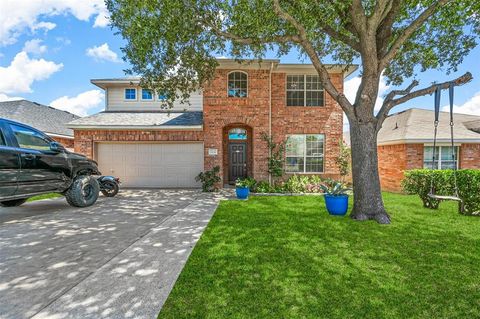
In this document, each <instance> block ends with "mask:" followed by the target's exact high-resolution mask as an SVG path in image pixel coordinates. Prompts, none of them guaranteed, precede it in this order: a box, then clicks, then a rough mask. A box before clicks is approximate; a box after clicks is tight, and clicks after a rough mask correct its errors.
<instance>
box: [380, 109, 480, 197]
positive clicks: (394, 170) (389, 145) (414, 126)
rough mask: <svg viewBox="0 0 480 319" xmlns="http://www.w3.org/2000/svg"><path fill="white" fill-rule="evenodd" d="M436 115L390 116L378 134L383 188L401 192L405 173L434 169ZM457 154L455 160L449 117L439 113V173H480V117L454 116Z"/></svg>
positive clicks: (409, 112)
mask: <svg viewBox="0 0 480 319" xmlns="http://www.w3.org/2000/svg"><path fill="white" fill-rule="evenodd" d="M433 121H434V112H433V111H429V110H424V109H410V110H406V111H403V112H399V113H396V114H392V115H390V116H389V117H388V118H387V119H386V120H385V122H384V123H383V127H382V129H381V130H380V132H379V133H378V168H379V172H380V180H381V183H382V188H383V189H384V190H388V191H395V192H398V191H401V181H402V179H403V177H404V175H403V173H404V171H405V170H409V169H415V168H432V164H433ZM454 137H455V139H454V142H455V146H454V150H453V151H454V152H456V154H457V156H456V158H457V160H456V161H455V162H453V160H452V147H451V140H450V114H449V113H448V112H441V113H440V123H439V126H438V135H437V151H436V154H438V156H437V159H438V161H436V163H435V167H436V168H438V169H448V168H453V167H455V165H456V166H457V168H460V169H461V168H475V169H480V116H474V115H465V114H454Z"/></svg>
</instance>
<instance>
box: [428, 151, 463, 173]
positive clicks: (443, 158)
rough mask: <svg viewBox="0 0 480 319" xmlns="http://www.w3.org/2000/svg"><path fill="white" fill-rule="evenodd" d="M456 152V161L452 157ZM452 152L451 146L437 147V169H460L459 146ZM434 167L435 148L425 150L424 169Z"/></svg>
mask: <svg viewBox="0 0 480 319" xmlns="http://www.w3.org/2000/svg"><path fill="white" fill-rule="evenodd" d="M453 151H454V152H455V161H454V160H453V157H452V155H453V154H454V153H453ZM453 151H452V147H451V146H437V147H436V151H435V157H436V159H435V166H434V168H435V169H453V168H455V167H457V168H458V146H455V148H454V150H453ZM432 165H433V146H425V147H424V148H423V167H424V168H432Z"/></svg>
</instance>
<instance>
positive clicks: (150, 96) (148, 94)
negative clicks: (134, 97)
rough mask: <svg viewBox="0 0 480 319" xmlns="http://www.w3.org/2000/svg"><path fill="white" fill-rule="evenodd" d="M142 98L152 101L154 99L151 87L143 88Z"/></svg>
mask: <svg viewBox="0 0 480 319" xmlns="http://www.w3.org/2000/svg"><path fill="white" fill-rule="evenodd" d="M142 100H145V101H151V100H153V92H152V90H149V89H142Z"/></svg>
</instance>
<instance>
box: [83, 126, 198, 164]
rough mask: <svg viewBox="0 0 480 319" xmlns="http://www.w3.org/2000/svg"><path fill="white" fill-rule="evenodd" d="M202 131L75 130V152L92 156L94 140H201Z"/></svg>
mask: <svg viewBox="0 0 480 319" xmlns="http://www.w3.org/2000/svg"><path fill="white" fill-rule="evenodd" d="M202 140H203V132H202V131H99V130H89V131H81V130H75V152H77V153H81V154H84V155H86V156H88V157H90V158H93V144H94V143H95V142H115V141H118V142H134V141H144V142H148V141H151V142H153V141H202Z"/></svg>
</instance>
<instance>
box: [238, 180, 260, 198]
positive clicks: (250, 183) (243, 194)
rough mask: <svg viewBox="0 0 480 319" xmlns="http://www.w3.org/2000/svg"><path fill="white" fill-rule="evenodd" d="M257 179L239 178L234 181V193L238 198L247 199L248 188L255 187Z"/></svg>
mask: <svg viewBox="0 0 480 319" xmlns="http://www.w3.org/2000/svg"><path fill="white" fill-rule="evenodd" d="M256 183H257V181H255V179H253V178H251V177H247V178H239V179H237V181H236V182H235V193H236V194H237V198H238V199H248V196H249V195H250V189H251V188H253V187H255V184H256Z"/></svg>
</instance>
